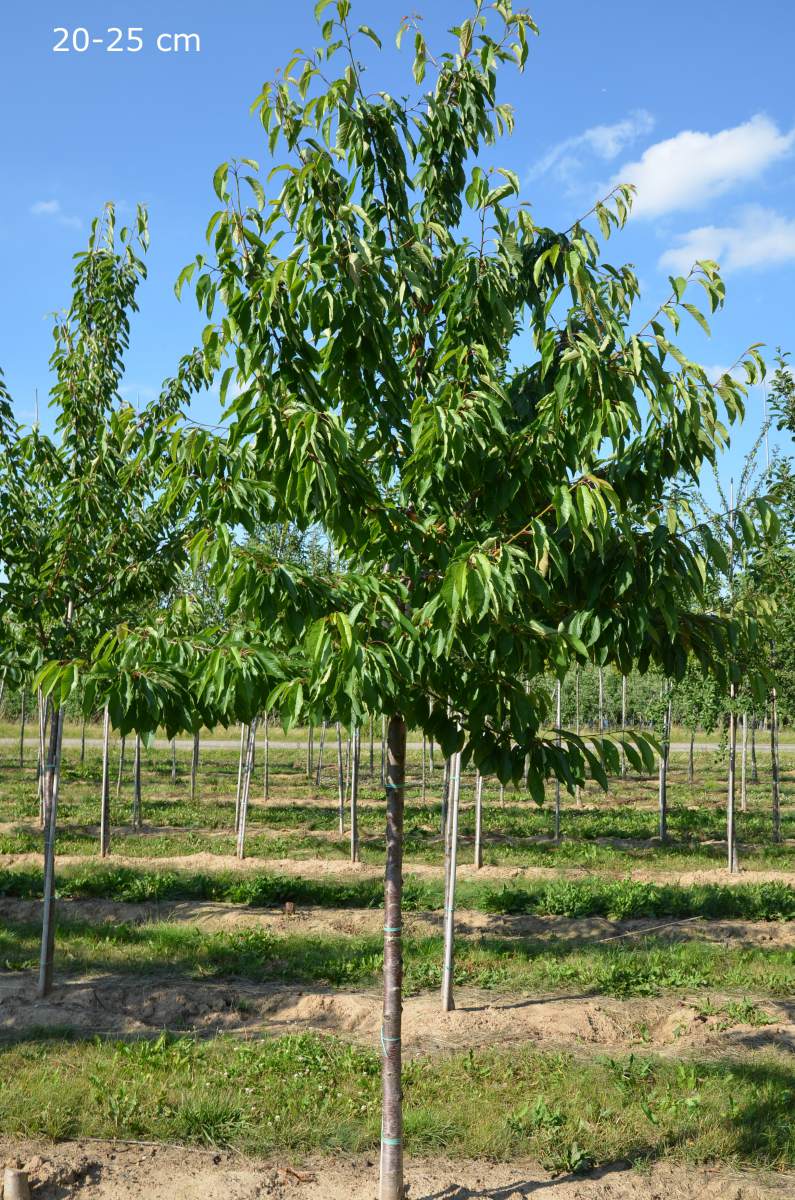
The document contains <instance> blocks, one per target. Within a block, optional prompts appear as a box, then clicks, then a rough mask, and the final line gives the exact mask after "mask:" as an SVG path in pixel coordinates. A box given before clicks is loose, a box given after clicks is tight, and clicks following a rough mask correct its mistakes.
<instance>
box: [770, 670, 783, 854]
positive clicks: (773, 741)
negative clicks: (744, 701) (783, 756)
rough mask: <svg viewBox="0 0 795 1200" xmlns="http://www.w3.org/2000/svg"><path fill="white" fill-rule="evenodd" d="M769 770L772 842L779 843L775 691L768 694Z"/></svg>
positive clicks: (779, 793) (779, 798)
mask: <svg viewBox="0 0 795 1200" xmlns="http://www.w3.org/2000/svg"><path fill="white" fill-rule="evenodd" d="M770 769H771V777H772V796H773V841H774V842H780V841H781V790H780V786H779V767H778V696H777V693H776V689H775V688H773V690H772V691H771V693H770Z"/></svg>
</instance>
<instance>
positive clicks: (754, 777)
mask: <svg viewBox="0 0 795 1200" xmlns="http://www.w3.org/2000/svg"><path fill="white" fill-rule="evenodd" d="M751 783H759V768H758V766H757V763H756V717H751Z"/></svg>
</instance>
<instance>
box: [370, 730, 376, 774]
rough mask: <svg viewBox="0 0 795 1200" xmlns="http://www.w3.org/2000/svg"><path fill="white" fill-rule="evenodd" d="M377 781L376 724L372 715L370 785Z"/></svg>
mask: <svg viewBox="0 0 795 1200" xmlns="http://www.w3.org/2000/svg"><path fill="white" fill-rule="evenodd" d="M374 779H375V722H374V720H373V714H372V713H370V783H371V784H372V782H373V780H374Z"/></svg>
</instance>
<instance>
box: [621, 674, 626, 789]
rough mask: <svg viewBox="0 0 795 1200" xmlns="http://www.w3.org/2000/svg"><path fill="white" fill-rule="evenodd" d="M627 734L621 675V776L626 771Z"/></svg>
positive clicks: (622, 677) (624, 696)
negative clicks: (625, 748)
mask: <svg viewBox="0 0 795 1200" xmlns="http://www.w3.org/2000/svg"><path fill="white" fill-rule="evenodd" d="M626 734H627V677H626V675H622V676H621V778H622V779H623V778H624V777H625V775H626V773H627V756H626V754H625V752H624V738H625V737H626Z"/></svg>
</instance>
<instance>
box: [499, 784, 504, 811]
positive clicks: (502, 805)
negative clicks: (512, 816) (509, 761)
mask: <svg viewBox="0 0 795 1200" xmlns="http://www.w3.org/2000/svg"><path fill="white" fill-rule="evenodd" d="M500 808H505V784H504V783H501V784H500Z"/></svg>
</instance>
